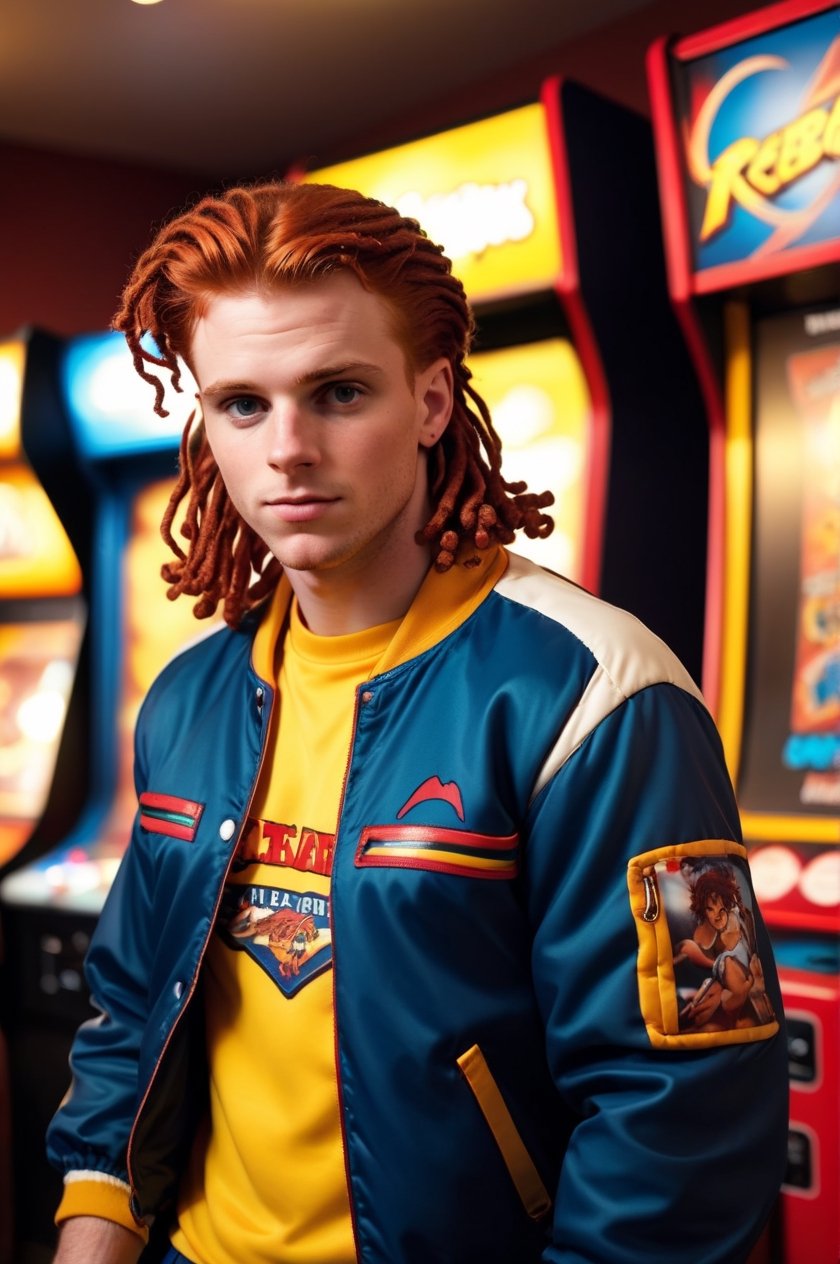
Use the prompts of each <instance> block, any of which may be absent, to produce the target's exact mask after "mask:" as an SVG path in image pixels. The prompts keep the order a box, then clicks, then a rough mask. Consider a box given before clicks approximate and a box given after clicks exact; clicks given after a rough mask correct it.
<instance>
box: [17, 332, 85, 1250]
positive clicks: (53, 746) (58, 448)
mask: <svg viewBox="0 0 840 1264" xmlns="http://www.w3.org/2000/svg"><path fill="white" fill-rule="evenodd" d="M37 341H38V338H37V335H33V334H22V335H20V336H19V337H16V338H11V339H9V340H7V341H4V342H2V343H0V873H3V872H8V870H9V868H10V867H11V866H13V865H14V864H15V863H21V861H22V860H23V858H25V856H27V855H32V854H36V853H37V851H38V850H39V849H41V850H43V848H44V847H46V846H48V845H49V842H50V840H52V841H55V838H56V837H57V836H58V833H59V832H60V830H61V829H62V828H63V829H65V830H66V829H67V828H68V827H69V825H70V824H71V822H72V820H73V816H74V814H75V812H77V811H78V809H79V808H80V806H81V795H80V793H79V790H78V788H79V787H83V786H84V783H85V777H86V765H85V761H84V759H83V758H82V759H80V760H75V761H73V760H71V759H68V758H67V757H68V755H69V754H70V751H71V749H72V745H73V744H74V741H78V738H79V735H80V731H82V730H83V727H84V718H85V717H84V709H83V706H80V705H79V704H80V699H81V695H82V692H83V691H81V690H79V689H78V688H76V686H77V673H78V668H79V662H80V653H81V647H82V641H83V636H84V629H85V616H86V601H85V597H84V595H83V592H82V575H81V570H80V567H79V563H78V560H77V556H76V551H75V548H74V543H75V547H76V548H78V547H79V544H80V541H81V540H82V539H83V537H84V528H85V522H84V518H85V515H84V510H83V509H82V510H77V511H75V512H73V511H72V507H71V505H69V504H68V497H67V495H66V491H67V488H68V486H69V485H70V483H72V473H73V471H72V464H67V465H65V466H64V479H65V487H64V489H62V487H61V486H60V482H59V481H58V480H56V479H55V478H54V477H53V475H54V472H55V465H54V463H53V461H52V460H48V461H47V462H46V468H45V470H44V471H42V472H43V474H44V478H43V479H42V478H41V477H39V473H38V471H37V469H36V468H35V463H34V462H33V459H32V455H33V454H32V453H31V452H30V451H29V450H28V448H31V447H34V448H35V454H34V455H35V456H36V458H37V456H39V455H41V454H42V453H41V447H42V441H43V439H44V437H45V436H44V435H42V434H41V433H40V427H37V426H36V427H34V428H33V427H31V426H30V427H29V433H26V432H25V431H26V428H25V427H24V425H23V415H24V413H25V412H26V409H25V408H24V406H23V399H24V394H25V383H26V377H27V369H28V367H29V363H30V362H31V358H32V352H33V346H34V344H36V343H37ZM30 402H31V412H32V413H34V414H38V413H39V406H38V401H37V399H36V400H32V401H30ZM27 440H28V441H29V442H28V443H27ZM49 442H50V444H51V446H52V447H53V454H52V455H53V458H54V460H57V461H58V462H59V463H63V462H64V461H65V460H66V457H67V449H68V442H67V434H66V432H62V431H61V430H58V431H56V430H55V429H52V431H51V433H50V434H49ZM50 493H52V495H51V494H50ZM56 500H57V501H58V503H59V505H60V506H62V507H63V508H64V509H65V510H66V511H68V512H66V513H65V517H66V519H67V520H68V522H69V524H70V530H71V532H72V533H73V536H74V539H71V538H70V536H69V535H68V532H67V531H66V530H65V528H64V526H63V525H62V522H61V520H60V517H59V513H58V512H57V510H56ZM74 690H75V694H74ZM74 696H75V704H74V705H73V707H72V708H71V698H73V697H74ZM59 765H60V766H61V768H62V769H63V770H64V774H63V775H59V774H58V771H57V770H58V767H59ZM5 958H6V953H5V951H4V946H3V939H2V936H0V1261H3V1264H8V1262H9V1261H10V1260H11V1259H12V1258H13V1257H12V1249H13V1236H14V1235H13V1229H14V1215H13V1190H14V1182H15V1175H16V1173H15V1172H14V1170H13V1168H14V1165H13V1163H12V1145H11V1136H12V1134H11V1114H12V1089H11V1083H12V1072H11V1068H10V1056H9V1049H8V1047H7V1029H8V1025H9V1016H10V1010H11V1007H12V1005H13V988H12V986H11V978H10V974H9V969H8V966H7V964H6V960H5Z"/></svg>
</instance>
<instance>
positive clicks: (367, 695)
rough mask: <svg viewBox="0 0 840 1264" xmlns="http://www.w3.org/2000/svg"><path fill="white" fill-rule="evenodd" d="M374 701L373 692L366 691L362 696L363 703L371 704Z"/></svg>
mask: <svg viewBox="0 0 840 1264" xmlns="http://www.w3.org/2000/svg"><path fill="white" fill-rule="evenodd" d="M372 700H373V691H372V690H370V689H366V690H365V691H364V693H363V694H362V702H371V701H372Z"/></svg>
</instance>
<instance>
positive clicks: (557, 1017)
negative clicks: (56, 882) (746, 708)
mask: <svg viewBox="0 0 840 1264" xmlns="http://www.w3.org/2000/svg"><path fill="white" fill-rule="evenodd" d="M460 574H461V576H462V577H463V576H464V575H465V574H466V573H465V572H463V571H460ZM471 582H472V588H471V589H470V590H469V594H468V595H467V596H465V595H464V592H462V591H460V590H459V587H458V586H459V585H462V586H463V585H465V584H466V580H465V579H459V578H457V576H456V574H455V572H450V575H449V576H443V577H441V576H434V575H431V576H430V577H429V578H428V579H427V580H426V583H425V584H424V587H423V589H421V593H420V594H418V598H417V599H416V600H415V603H414V606H412V610H411V611H409V613H408V614H407V615H406V619H405V621H404V624H403V626H402V627H401V629H400V632H399V633H398V634H397V638H396V640H397V642H399V645H398V647H397V649H395V653H394V664H393V666H390V667H387V669H386V670H383V671H382V672H381V673H380V674H379V675H377V677H376V678H375V679H373V680H371V681H369V682H366V683H365V684H363V685H362V686H360V688H359V690H358V692H357V699H356V714H355V719H354V735H353V741H352V746H351V750H350V754H349V759H348V766H347V771H346V778H345V784H344V788H343V798H342V805H341V810H340V816H339V822H338V830H337V836H336V844H335V852H334V859H333V873H332V895H331V917H332V926H331V931H332V942H333V971H334V1001H335V1023H336V1044H335V1047H336V1065H337V1077H338V1084H339V1093H340V1110H341V1119H342V1135H343V1141H344V1148H345V1158H346V1171H347V1180H348V1188H349V1194H350V1204H351V1209H352V1216H353V1226H354V1233H355V1241H356V1250H357V1256H358V1259H359V1261H360V1262H362V1264H479V1262H480V1264H528V1262H530V1261H534V1262H536V1261H553V1262H555V1264H561V1262H562V1264H573V1262H575V1264H577V1262H580V1264H582V1262H583V1261H588V1262H590V1264H591V1262H592V1261H602V1262H603V1264H655V1262H657V1261H658V1262H659V1264H674V1261H675V1260H679V1259H686V1260H688V1259H690V1260H691V1261H692V1264H724V1262H725V1264H733V1262H736V1261H740V1260H743V1259H745V1257H746V1255H747V1253H748V1251H749V1249H750V1246H751V1244H752V1242H753V1241H754V1240H755V1238H756V1237H757V1235H758V1233H759V1231H760V1228H761V1225H762V1223H763V1221H764V1220H765V1218H766V1216H767V1214H768V1213H769V1210H770V1208H771V1205H772V1202H773V1200H774V1197H775V1195H776V1193H777V1190H778V1188H779V1184H780V1181H781V1177H782V1172H783V1167H784V1160H785V1147H786V1118H787V1059H786V1050H785V1046H784V1040H783V1037H782V1034H781V1033H780V1030H779V1023H780V1017H781V1001H780V997H779V992H778V986H777V981H776V977H775V971H774V967H773V962H772V957H771V952H770V948H769V945H768V941H767V938H766V934H765V931H764V928H763V926H762V923H761V918H760V915H759V912H758V909H757V907H756V905H755V901H754V898H753V894H752V890H751V887H750V882H749V873H748V868H747V864H746V853H745V850H744V848H743V846H742V845H741V842H740V835H739V825H738V815H737V810H736V807H735V803H734V800H733V793H732V789H731V785H730V783H729V779H728V776H727V773H726V770H725V766H724V761H723V757H722V752H721V748H720V743H719V739H718V735H717V733H716V731H715V728H714V725H713V723H712V721H711V719H710V717H709V714H708V712H707V710H706V708H705V706H704V704H703V701H702V698H701V697H700V695H699V692H698V691H697V689H696V687H695V686H694V684H693V682H692V681H691V679H690V678H689V677H688V675H687V674H686V673H685V671H684V670H683V669H682V668H681V666H680V664H679V663H678V662H677V661H676V660H675V659H674V657H673V656H672V655H671V654H670V653H669V651H668V650H667V649H666V648H665V647H664V646H663V645H662V643H661V642H660V641H658V640H657V639H656V638H655V637H654V636H652V634H651V633H650V632H648V631H647V630H646V629H645V628H644V627H642V626H641V625H640V624H639V623H638V622H637V621H636V620H635V619H633V618H632V617H631V616H629V615H627V614H625V613H623V612H621V611H618V610H615V609H614V608H612V607H609V606H606V605H605V604H604V603H602V602H600V601H597V600H596V599H595V598H593V597H591V596H590V595H588V594H587V593H585V592H583V591H582V590H581V589H579V588H577V587H576V586H575V585H573V584H570V583H568V582H567V581H564V580H562V579H559V578H558V577H556V576H553V575H550V574H548V573H546V572H545V571H542V570H540V569H539V568H538V567H536V566H533V565H532V564H531V563H529V562H526V561H524V560H523V559H521V558H518V557H516V556H515V555H513V554H511V555H508V554H506V553H504V552H503V551H499V552H498V553H497V554H495V555H489V556H487V557H485V559H484V561H483V565H482V575H481V578H480V582H478V583H476V582H475V581H471ZM430 585H448V587H441V588H438V589H437V590H436V592H437V594H438V595H437V596H436V598H435V600H436V602H437V603H438V605H437V610H438V620H437V623H436V629H435V633H434V635H433V636H432V637H427V638H426V641H425V642H423V641H422V638H421V641H420V642H418V640H417V638H416V637H414V639H412V620H413V619H414V620H415V622H416V618H417V614H416V608H417V607H422V603H423V595H424V592H425V591H426V590H427V589H428V588H429V586H430ZM440 593H444V595H445V599H446V600H449V601H451V610H450V612H449V615H448V617H444V618H443V619H441V618H440V600H441V598H440ZM446 594H451V595H450V596H446ZM254 622H255V621H254ZM254 622H251V623H247V622H246V624H245V625H243V627H242V628H241V629H239V630H231V629H224V630H222V631H220V632H216V633H214V634H213V635H211V636H209V637H207V638H205V639H204V640H202V641H200V642H199V643H198V644H197V645H195V646H193V647H191V648H190V649H189V650H187V651H185V652H184V653H182V654H181V655H180V656H179V657H177V658H176V659H175V660H173V662H171V663H170V664H169V666H168V667H167V668H166V669H165V670H164V672H163V673H162V675H161V676H160V677H159V678H158V680H157V682H156V683H155V684H154V685H153V687H152V689H151V690H150V693H149V695H148V697H147V699H146V701H145V703H144V706H143V709H142V712H141V715H140V718H139V721H138V726H137V735H136V769H135V775H136V781H137V789H138V794H139V799H140V809H139V812H138V815H137V819H136V823H135V826H134V830H133V834H132V838H131V841H130V845H129V847H128V849H127V852H126V855H125V858H124V861H123V863H122V866H121V868H120V871H119V873H118V876H117V878H116V881H115V883H114V885H113V888H112V890H111V892H110V894H109V897H108V899H107V901H106V904H105V908H104V910H103V913H102V915H101V918H100V921H99V925H98V928H97V931H96V934H95V936H94V940H93V943H92V946H91V949H90V952H89V956H88V961H87V973H88V982H89V985H90V988H91V992H92V995H93V997H94V1000H95V1002H96V1004H97V1006H98V1007H99V1008H100V1009H101V1011H102V1012H101V1016H99V1017H98V1018H97V1019H95V1020H93V1021H91V1022H90V1023H87V1024H85V1025H84V1026H83V1027H82V1028H81V1029H80V1031H79V1033H78V1035H77V1037H76V1041H75V1044H74V1048H73V1053H72V1058H71V1062H72V1070H73V1083H72V1086H71V1090H70V1092H69V1094H68V1096H67V1098H66V1099H65V1101H64V1102H63V1104H62V1106H61V1108H60V1109H59V1111H58V1113H57V1115H56V1117H55V1119H54V1120H53V1122H52V1124H51V1126H50V1131H49V1138H48V1149H49V1154H50V1158H51V1161H52V1162H54V1163H55V1164H56V1165H57V1166H59V1167H60V1168H62V1169H63V1170H64V1171H65V1172H68V1173H70V1174H76V1175H78V1174H80V1173H81V1174H87V1175H88V1176H93V1177H96V1178H98V1179H101V1180H105V1181H108V1182H111V1183H113V1182H115V1181H116V1182H125V1183H126V1185H127V1186H130V1190H131V1208H132V1212H133V1214H134V1215H135V1217H136V1218H137V1220H138V1223H140V1222H144V1221H145V1222H148V1221H149V1220H151V1219H152V1218H153V1217H155V1216H156V1215H161V1214H163V1213H164V1212H165V1211H166V1210H167V1208H169V1209H171V1206H172V1204H173V1201H174V1198H175V1194H176V1191H177V1182H178V1177H179V1174H180V1172H181V1171H182V1170H183V1165H184V1161H185V1157H186V1154H187V1152H188V1150H189V1147H190V1144H191V1141H192V1138H193V1135H194V1131H195V1127H196V1123H197V1119H198V1117H199V1116H200V1115H201V1113H202V1112H203V1110H204V1109H205V1106H206V1099H205V1093H204V1091H203V1085H204V1083H205V1079H204V1077H203V1075H202V1066H203V1019H202V1005H201V966H202V959H203V956H204V953H205V949H206V947H207V943H208V940H209V937H210V935H211V934H212V933H213V927H214V919H215V916H216V913H217V910H218V907H219V901H220V899H221V895H222V891H223V886H224V882H225V877H226V874H227V871H228V868H229V866H230V864H231V860H232V857H233V855H234V851H235V847H236V844H237V840H238V837H239V833H240V830H241V829H242V828H243V827H244V824H245V822H246V820H247V816H248V810H249V804H250V801H251V797H252V795H253V792H254V788H255V786H256V783H257V779H258V776H259V772H260V766H261V760H262V757H263V751H264V747H265V742H266V737H267V733H268V728H269V723H270V717H271V710H272V706H273V697H274V687H273V684H272V682H271V681H269V680H265V679H261V678H260V677H259V676H258V674H257V672H256V670H255V668H254V665H253V662H252V656H251V650H252V643H253V637H254ZM415 651H416V652H415ZM71 1179H72V1175H71ZM278 1179H283V1177H282V1174H281V1172H280V1168H279V1167H278ZM325 1264H328V1262H325Z"/></svg>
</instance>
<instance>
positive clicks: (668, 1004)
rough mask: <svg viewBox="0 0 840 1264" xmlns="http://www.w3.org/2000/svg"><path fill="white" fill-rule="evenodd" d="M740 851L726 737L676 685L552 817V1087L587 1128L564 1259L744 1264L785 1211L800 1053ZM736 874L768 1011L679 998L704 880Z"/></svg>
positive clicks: (567, 1190)
mask: <svg viewBox="0 0 840 1264" xmlns="http://www.w3.org/2000/svg"><path fill="white" fill-rule="evenodd" d="M739 841H740V833H739V823H738V814H737V809H736V807H735V803H734V796H733V793H732V789H731V785H730V783H729V779H728V775H727V773H726V769H725V766H724V762H723V757H722V752H721V748H720V743H719V739H718V736H717V733H716V731H715V729H714V726H713V724H712V722H711V720H710V718H709V716H708V715H707V713H706V712H705V710H704V709H703V707H702V706H701V705H700V703H699V702H697V701H696V700H695V699H694V698H692V697H690V696H689V695H688V694H687V693H685V692H683V691H682V690H681V689H679V688H676V687H674V686H671V685H657V686H652V687H649V688H646V689H644V690H642V691H641V692H640V693H638V694H637V695H635V696H633V697H631V698H629V699H627V700H625V701H624V702H623V703H622V704H621V705H620V706H618V707H617V708H616V710H615V711H613V712H612V713H611V714H610V715H608V716H607V717H606V718H605V719H603V720H601V722H600V723H599V724H598V725H597V726H596V727H595V729H594V730H593V731H592V732H591V733H590V734H589V736H588V737H587V738H586V739H585V740H584V741H583V742H582V743H581V745H580V746H579V747H578V748H577V750H575V752H574V753H573V754H572V755H571V756H570V758H568V760H567V761H566V762H565V764H564V765H563V766H562V767H561V768H560V770H559V771H558V772H556V773H555V775H554V777H553V778H552V780H551V781H550V782H549V783H548V785H547V786H546V787H545V788H544V789H543V790H542V792H541V793H540V795H539V796H538V798H537V800H536V801H535V803H534V805H533V808H532V812H531V819H530V833H529V838H528V843H527V847H528V853H527V873H528V879H527V881H528V901H529V912H530V916H531V918H532V921H533V926H534V948H533V971H534V981H535V987H536V991H537V997H538V1003H539V1005H540V1008H541V1012H542V1015H543V1020H544V1023H545V1028H546V1033H547V1054H548V1059H549V1064H550V1068H551V1071H552V1075H553V1077H554V1079H555V1082H556V1084H557V1088H558V1090H559V1092H560V1093H561V1095H562V1097H563V1099H564V1102H565V1103H566V1104H567V1106H568V1107H569V1108H570V1109H571V1111H572V1113H573V1116H574V1118H575V1120H576V1121H577V1122H576V1126H575V1128H574V1131H573V1135H572V1138H571V1141H570V1144H569V1147H568V1150H567V1153H566V1157H565V1160H564V1163H563V1167H562V1170H561V1175H560V1179H559V1183H558V1188H557V1195H556V1203H555V1208H554V1228H553V1236H552V1242H551V1245H550V1246H548V1247H547V1248H546V1251H545V1254H544V1259H545V1261H547V1262H548V1261H550V1262H552V1264H573V1262H575V1264H577V1262H581V1264H582V1262H583V1261H587V1264H594V1262H595V1261H601V1262H602V1264H655V1262H657V1261H658V1262H660V1264H673V1261H674V1260H676V1259H687V1258H691V1259H696V1260H701V1259H702V1260H703V1261H704V1264H736V1262H737V1261H741V1260H744V1259H745V1258H746V1256H747V1254H748V1252H749V1249H750V1247H751V1245H752V1243H753V1242H754V1241H755V1239H756V1238H757V1237H758V1235H759V1233H760V1230H761V1227H762V1225H763V1223H764V1222H765V1220H766V1218H767V1216H768V1214H769V1211H770V1209H771V1207H772V1204H773V1201H774V1199H775V1197H776V1194H777V1192H778V1189H779V1185H780V1183H781V1179H782V1174H783V1171H784V1163H785V1151H786V1136H787V1100H788V1086H787V1054H786V1048H785V1042H784V1035H783V1032H782V1031H781V1030H780V1020H781V1013H782V1011H781V999H780V995H779V991H778V984H777V980H776V977H775V970H774V966H773V962H772V954H771V950H770V946H769V942H768V939H767V936H766V933H765V931H764V928H763V926H762V924H761V918H760V915H759V913H758V909H757V907H756V906H755V904H754V902H753V901H752V893H751V890H750V889H749V879H748V871H747V869H746V862H745V860H744V859H743V856H744V852H743V848H742V847H740V846H739ZM721 866H723V867H724V868H727V869H728V870H729V872H730V873H731V872H733V871H736V870H738V869H739V868H740V871H741V873H742V883H743V885H744V887H745V890H744V903H747V904H751V905H752V907H751V910H750V917H749V920H750V924H751V926H752V925H753V924H754V925H755V932H754V933H755V936H757V942H754V947H755V949H756V951H755V953H754V954H753V965H754V968H755V970H756V978H757V981H756V982H755V990H754V1001H755V1005H754V1006H753V1007H752V1008H750V1009H749V1011H747V1009H746V1006H745V1007H744V1008H743V1009H741V1008H739V1004H738V996H737V995H736V994H735V993H734V992H732V993H730V992H726V993H724V992H723V990H722V988H721V986H720V985H719V986H718V989H717V992H716V993H714V996H715V997H717V998H718V1000H720V998H722V1002H721V1003H719V1004H717V1005H716V1006H714V1008H712V1005H713V1004H714V1002H713V1001H712V1002H709V1007H708V1008H707V1009H706V1010H703V1009H702V1008H697V1009H696V1010H695V1011H691V1010H690V1008H689V1009H688V1010H687V1009H686V1006H687V1005H688V1004H689V1002H690V997H691V989H690V988H689V989H688V990H686V989H685V988H684V987H683V988H681V987H680V986H679V985H680V984H681V982H682V983H684V982H685V979H686V977H687V975H686V969H687V967H684V966H683V965H681V964H680V962H681V955H680V953H681V946H682V945H683V944H684V937H690V926H691V924H692V922H691V917H692V915H691V913H690V909H689V907H688V899H689V891H690V889H691V886H690V884H691V880H693V879H696V877H697V875H698V873H700V872H702V870H703V868H704V867H706V868H718V869H719V868H720V867H721ZM657 881H658V884H659V885H658V887H657ZM668 883H670V884H671V886H670V887H669V888H668V889H669V890H672V892H675V893H676V894H671V895H670V896H668V895H667V894H666V886H667V884H668ZM731 938H732V937H730V941H729V942H731ZM756 958H757V959H758V960H756ZM760 967H763V973H764V977H763V979H761V977H760ZM732 969H733V971H734V969H735V966H734V965H733V966H732ZM700 973H701V974H702V973H703V971H700ZM706 973H711V971H707V972H706ZM732 977H733V978H734V977H735V976H734V974H733V976H732ZM738 977H739V978H741V977H746V974H745V973H744V972H742V975H739V976H738ZM709 986H710V985H707V987H709ZM745 986H746V985H745ZM759 993H761V996H760V995H759ZM733 997H734V999H733ZM761 997H763V1005H762V1004H760V1003H759V1002H760V1001H761Z"/></svg>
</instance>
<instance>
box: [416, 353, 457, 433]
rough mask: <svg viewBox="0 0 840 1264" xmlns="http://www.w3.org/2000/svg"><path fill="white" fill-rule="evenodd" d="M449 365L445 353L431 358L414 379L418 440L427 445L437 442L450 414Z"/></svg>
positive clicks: (450, 386)
mask: <svg viewBox="0 0 840 1264" xmlns="http://www.w3.org/2000/svg"><path fill="white" fill-rule="evenodd" d="M453 381H454V377H453V373H452V365H451V363H450V362H449V360H447V359H446V357H445V356H442V357H441V358H440V360H435V362H434V363H433V364H430V365H429V367H428V368H427V369H424V370H423V372H422V373H418V375H417V378H416V379H415V389H416V393H417V405H418V410H419V419H420V432H419V435H418V443H419V444H420V446H421V447H423V448H431V447H432V446H433V444H435V443H437V441H438V439H439V438H440V436H441V435H442V434H443V432H444V430H445V429H446V427H447V426H448V425H449V419H450V417H451V416H452V405H453V402H454V398H455V396H454V388H453Z"/></svg>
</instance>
